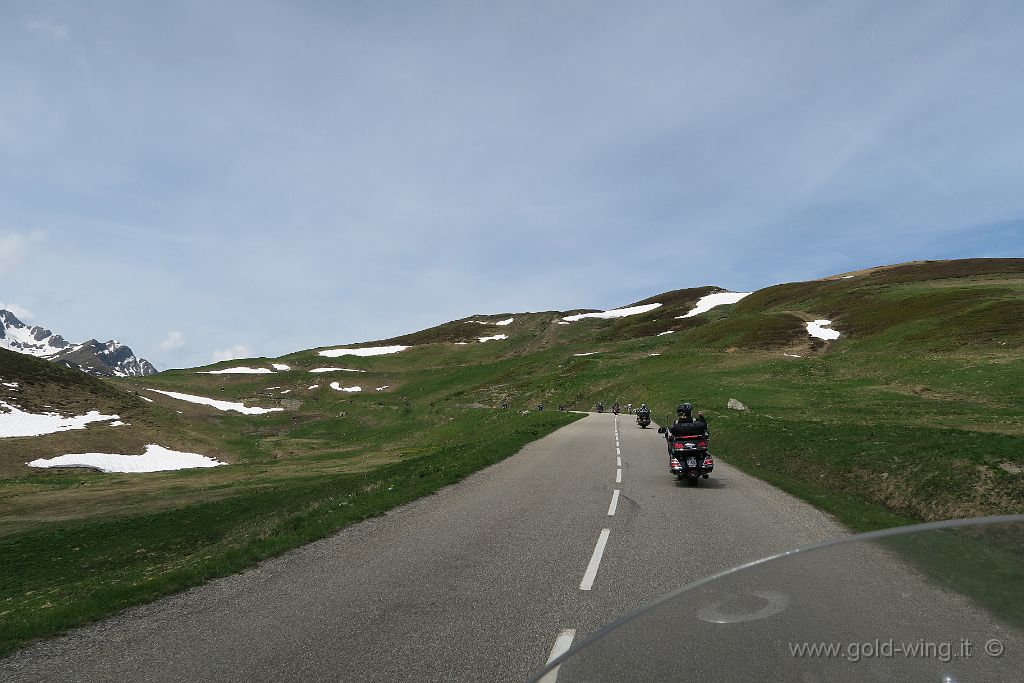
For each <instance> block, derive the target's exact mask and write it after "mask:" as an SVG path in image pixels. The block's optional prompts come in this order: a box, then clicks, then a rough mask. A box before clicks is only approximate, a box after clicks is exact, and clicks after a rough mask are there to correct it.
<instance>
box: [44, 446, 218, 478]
mask: <svg viewBox="0 0 1024 683" xmlns="http://www.w3.org/2000/svg"><path fill="white" fill-rule="evenodd" d="M27 464H28V466H29V467H93V468H96V469H98V470H100V471H101V472H166V471H168V470H185V469H192V468H194V467H217V466H218V465H226V464H227V463H223V462H219V461H217V460H214V459H213V458H208V457H206V456H205V455H199V454H198V453H185V452H182V451H172V450H170V449H169V448H164V447H163V446H157V445H156V444H150V445H148V446H146V451H145V452H144V453H142V454H141V455H118V454H114V453H72V454H69V455H59V456H57V457H56V458H39V459H38V460H33V461H32V462H30V463H27Z"/></svg>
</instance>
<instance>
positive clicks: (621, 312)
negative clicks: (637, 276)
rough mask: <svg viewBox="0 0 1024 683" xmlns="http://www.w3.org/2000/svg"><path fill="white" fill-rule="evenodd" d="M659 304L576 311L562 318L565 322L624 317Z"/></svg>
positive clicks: (649, 309)
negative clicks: (607, 309)
mask: <svg viewBox="0 0 1024 683" xmlns="http://www.w3.org/2000/svg"><path fill="white" fill-rule="evenodd" d="M658 306H661V304H644V305H643V306H630V307H628V308H616V309H614V310H611V311H601V312H600V313H577V314H576V315H567V316H565V317H563V318H562V320H565V321H567V322H571V323H573V322H576V321H577V320H583V319H584V318H601V319H610V318H625V317H628V316H631V315H639V314H641V313H647V312H648V311H653V310H654V309H655V308H657V307H658Z"/></svg>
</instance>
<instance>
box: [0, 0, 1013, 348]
mask: <svg viewBox="0 0 1024 683" xmlns="http://www.w3.org/2000/svg"><path fill="white" fill-rule="evenodd" d="M1022 35H1024V5H1021V3H1019V2H1014V1H1010V2H939V1H934V0H928V1H926V2H916V3H915V2H900V3H890V2H866V1H865V2H832V3H814V2H744V3H733V2H722V1H720V0H716V1H713V2H686V3H670V2H633V3H628V4H627V3H603V2H589V1H582V0H581V1H571V2H570V1H564V2H557V1H556V2H516V3H483V2H444V1H439V2H431V3H424V2H369V1H367V2H337V3H331V2H288V3H285V2H261V1H258V0H256V1H254V0H246V1H245V2H240V1H239V2H233V1H231V0H222V1H219V2H205V1H203V2H169V3H129V2H112V1H111V2H102V3H81V2H66V3H60V2H11V1H9V2H5V3H2V4H0V83H2V84H3V86H2V87H0V302H5V303H8V304H15V305H17V306H18V307H20V309H23V310H27V311H28V312H30V313H31V314H32V319H31V320H29V321H28V322H35V323H41V324H45V325H47V326H49V327H52V328H54V329H55V330H57V331H59V332H61V333H62V334H64V335H65V336H67V337H68V338H70V339H72V340H81V339H86V338H89V337H100V338H102V339H106V338H109V337H117V338H119V339H121V340H122V341H124V342H126V343H128V344H129V345H131V346H132V347H133V349H135V351H136V352H137V353H139V354H141V355H144V356H146V357H147V358H150V359H151V360H153V361H154V362H155V363H156V364H157V366H158V367H161V368H166V367H183V366H192V365H198V364H203V363H207V362H210V361H211V360H212V359H213V358H214V357H215V356H224V355H227V354H230V353H235V354H254V355H268V356H275V355H279V354H283V353H287V352H289V351H293V350H297V349H301V348H309V347H312V346H318V345H326V344H335V343H347V342H357V341H363V340H370V339H378V338H384V337H388V336H391V335H395V334H400V333H403V332H408V331H413V330H417V329H421V328H424V327H428V326H430V325H434V324H438V323H441V322H444V321H447V320H451V319H456V318H461V317H463V316H466V315H471V314H476V313H480V314H483V313H504V312H516V311H529V310H553V309H571V308H584V307H585V308H611V307H615V306H620V305H624V304H627V303H630V302H632V301H635V300H638V299H642V298H645V297H647V296H650V295H652V294H656V293H658V292H662V291H666V290H671V289H677V288H681V287H691V286H701V285H708V284H714V285H719V286H722V287H726V288H729V289H733V290H750V289H754V288H759V287H763V286H767V285H771V284H775V283H778V282H786V281H793V280H804V279H811V278H815V277H820V276H824V275H829V274H834V273H838V272H843V271H847V270H853V269H856V268H861V267H866V266H871V265H881V264H887V263H895V262H900V261H906V260H913V259H928V258H963V257H972V256H1024V191H1022V188H1024V163H1022V159H1024V125H1022V123H1021V121H1022V117H1021V112H1022V111H1024V79H1022V78H1021V76H1020V67H1021V64H1024V41H1021V40H1020V36H1022ZM680 250H685V251H686V254H687V258H685V259H683V258H679V259H674V258H671V256H672V254H674V253H679V251H680Z"/></svg>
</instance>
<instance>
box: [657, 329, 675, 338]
mask: <svg viewBox="0 0 1024 683" xmlns="http://www.w3.org/2000/svg"><path fill="white" fill-rule="evenodd" d="M673 332H675V330H665V331H664V332H659V333H658V334H656V335H655V336H656V337H664V336H665V335H666V334H672V333H673Z"/></svg>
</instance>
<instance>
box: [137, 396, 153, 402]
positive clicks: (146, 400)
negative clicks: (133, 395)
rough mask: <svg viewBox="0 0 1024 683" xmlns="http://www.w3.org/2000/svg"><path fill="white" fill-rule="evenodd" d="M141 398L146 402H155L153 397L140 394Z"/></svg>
mask: <svg viewBox="0 0 1024 683" xmlns="http://www.w3.org/2000/svg"><path fill="white" fill-rule="evenodd" d="M139 398H141V399H142V400H143V401H145V402H146V403H153V399H151V398H146V397H145V396H139Z"/></svg>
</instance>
